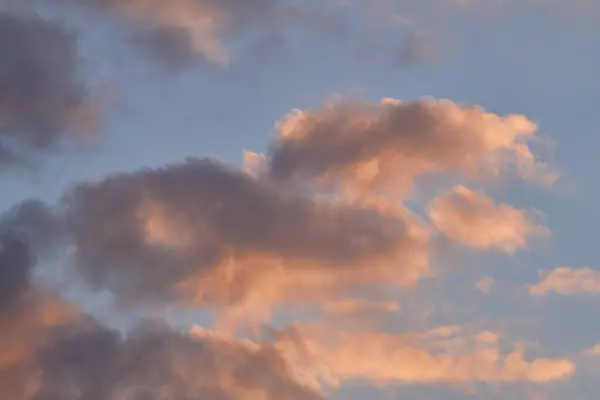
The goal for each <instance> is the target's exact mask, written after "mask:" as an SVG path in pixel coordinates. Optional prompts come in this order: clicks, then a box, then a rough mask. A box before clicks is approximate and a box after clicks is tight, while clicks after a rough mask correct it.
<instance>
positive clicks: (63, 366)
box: [33, 321, 322, 400]
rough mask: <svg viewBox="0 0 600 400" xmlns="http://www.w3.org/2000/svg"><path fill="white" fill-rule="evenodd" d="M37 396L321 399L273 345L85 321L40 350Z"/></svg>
mask: <svg viewBox="0 0 600 400" xmlns="http://www.w3.org/2000/svg"><path fill="white" fill-rule="evenodd" d="M39 366H40V368H41V370H42V371H43V373H42V374H41V377H40V379H39V387H38V389H37V391H36V392H37V393H36V394H35V395H34V397H33V398H35V399H39V400H50V399H56V398H66V396H68V395H69V393H73V392H74V391H76V392H78V393H80V398H85V399H105V398H126V399H132V400H133V399H140V398H144V399H156V400H159V399H164V398H173V399H187V398H189V399H197V398H202V399H207V400H213V399H214V400H217V399H218V400H221V399H231V400H233V399H240V398H260V399H265V400H269V399H273V400H274V399H282V398H285V399H290V400H317V399H322V396H321V395H320V394H318V393H316V392H315V391H313V390H311V389H309V388H307V387H305V386H303V385H301V384H300V383H298V382H297V381H296V380H295V379H294V377H293V376H292V375H291V374H290V373H289V369H288V367H287V364H286V362H285V360H284V359H283V358H282V357H281V355H280V354H279V353H278V351H277V350H276V349H275V348H273V347H272V346H271V345H269V344H260V343H254V342H250V341H243V340H239V339H233V338H222V337H219V336H214V335H211V334H210V333H205V332H203V331H198V330H196V331H193V332H191V333H188V332H177V331H174V330H172V329H170V328H168V327H166V326H164V325H162V324H156V323H154V324H145V325H144V324H143V325H141V326H140V327H138V328H137V329H135V330H134V331H133V332H131V333H129V334H128V335H127V336H126V337H125V338H121V337H120V335H119V334H118V333H116V332H114V331H112V330H109V329H106V328H103V327H101V326H99V325H96V324H94V323H91V322H88V321H80V322H79V323H78V324H73V325H70V326H67V327H64V328H63V329H62V330H58V331H56V333H55V338H54V342H53V343H52V344H51V345H49V346H46V347H44V348H42V349H41V351H40V356H39Z"/></svg>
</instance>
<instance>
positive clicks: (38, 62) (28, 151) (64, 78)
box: [0, 13, 97, 168]
mask: <svg viewBox="0 0 600 400" xmlns="http://www.w3.org/2000/svg"><path fill="white" fill-rule="evenodd" d="M81 78H82V77H81V73H80V70H79V55H78V50H77V42H76V38H75V36H74V35H73V34H72V33H71V32H69V31H68V30H67V29H66V28H65V27H63V26H62V25H59V24H55V23H51V22H47V21H45V20H42V19H40V18H38V17H30V16H27V17H26V16H21V15H19V16H17V15H12V14H7V13H0V88H1V90H0V168H2V167H8V166H15V165H23V164H30V163H31V161H32V160H31V158H30V157H31V156H32V155H36V154H38V153H40V152H43V151H47V150H52V149H55V148H56V147H57V146H58V145H59V144H60V143H61V141H62V140H63V139H67V138H70V137H71V138H72V137H75V136H76V135H80V136H82V135H88V134H91V133H93V132H95V124H96V122H97V118H96V117H97V116H96V113H95V107H94V105H93V103H92V101H90V98H89V93H88V89H87V88H86V86H85V84H84V83H83V81H82V80H81ZM74 135H75V136H74Z"/></svg>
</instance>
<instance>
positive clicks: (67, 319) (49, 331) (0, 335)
mask: <svg viewBox="0 0 600 400" xmlns="http://www.w3.org/2000/svg"><path fill="white" fill-rule="evenodd" d="M1 240H2V241H1V243H0V244H1V246H0V342H1V343H2V346H3V352H2V354H0V397H1V398H2V399H6V400H22V399H25V398H27V399H32V400H63V399H71V398H73V399H86V400H112V399H123V398H127V399H132V400H133V399H142V398H143V399H156V400H161V399H164V398H169V399H190V400H192V399H199V398H202V399H207V400H229V399H231V400H234V399H240V398H253V396H258V398H262V399H265V400H270V399H273V400H275V399H281V398H285V399H290V400H317V399H321V398H322V397H321V395H320V394H318V393H317V392H315V391H313V390H311V389H309V388H307V387H305V386H304V385H303V384H301V383H300V382H298V381H297V380H296V379H295V377H294V376H293V375H292V374H291V370H290V369H289V368H288V366H287V363H286V361H285V360H284V358H283V357H282V355H281V354H280V353H279V351H278V350H276V349H275V348H274V347H273V346H272V345H270V344H269V343H266V342H265V343H260V342H257V343H255V342H250V341H241V340H236V339H232V338H231V339H230V338H225V337H218V336H215V335H213V334H210V333H208V332H200V331H195V332H194V333H190V332H178V331H174V330H172V329H170V328H169V327H167V326H165V325H162V324H158V323H145V324H141V325H140V326H139V327H138V328H137V329H135V330H134V331H133V332H130V333H128V334H120V333H119V332H116V331H114V330H111V329H109V328H107V327H104V326H102V325H100V324H98V323H97V322H96V321H95V320H94V319H93V318H92V317H91V316H89V315H86V314H85V313H83V312H82V311H81V310H79V309H78V307H76V306H75V305H73V304H69V303H68V302H66V301H64V300H61V299H59V298H56V297H54V296H52V295H51V294H49V293H45V292H44V290H43V289H42V288H41V287H38V286H36V285H35V284H33V283H32V282H31V280H30V279H31V278H30V273H31V270H32V267H33V266H34V260H33V257H32V254H31V252H30V248H29V246H28V244H27V243H26V242H25V241H23V240H22V239H20V238H18V237H16V236H11V235H9V234H5V235H4V236H2V238H1Z"/></svg>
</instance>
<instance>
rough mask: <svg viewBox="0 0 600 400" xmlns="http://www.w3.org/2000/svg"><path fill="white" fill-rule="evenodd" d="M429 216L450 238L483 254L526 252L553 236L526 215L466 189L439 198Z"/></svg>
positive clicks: (430, 206) (431, 208)
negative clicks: (530, 243)
mask: <svg viewBox="0 0 600 400" xmlns="http://www.w3.org/2000/svg"><path fill="white" fill-rule="evenodd" d="M428 213H429V217H430V219H431V221H432V223H433V225H434V226H435V227H436V228H437V229H438V230H439V231H440V232H442V233H443V234H445V235H446V236H447V237H449V238H450V239H452V240H455V241H456V242H458V243H462V244H464V245H467V246H471V247H474V248H477V249H481V250H488V249H494V248H497V249H500V250H504V251H505V252H507V253H510V254H512V253H514V252H515V251H516V250H518V249H524V248H526V247H527V244H528V241H529V240H530V239H531V238H533V237H539V236H546V235H548V234H549V231H548V230H547V229H546V228H545V227H544V226H543V225H541V224H537V223H535V222H534V221H533V220H532V218H531V217H530V216H529V215H528V213H527V212H526V211H523V210H517V209H515V208H513V207H511V206H509V205H508V204H504V203H502V204H495V203H494V201H493V200H492V199H491V198H489V197H487V196H486V195H485V194H483V193H479V192H475V191H473V190H470V189H468V188H466V187H464V186H462V185H459V186H456V187H455V188H454V189H453V190H452V191H451V192H449V193H446V194H443V195H441V196H439V197H437V198H435V199H434V200H433V201H432V202H431V203H430V205H429V207H428Z"/></svg>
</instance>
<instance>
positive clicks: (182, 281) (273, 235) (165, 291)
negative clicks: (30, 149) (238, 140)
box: [65, 160, 429, 306]
mask: <svg viewBox="0 0 600 400" xmlns="http://www.w3.org/2000/svg"><path fill="white" fill-rule="evenodd" d="M65 206H66V209H67V220H68V226H69V231H70V235H71V237H72V239H73V241H74V244H75V247H76V251H75V254H74V260H73V263H74V265H75V267H76V269H77V270H78V271H79V272H81V273H82V275H83V277H84V278H86V279H87V280H88V281H89V282H91V283H92V284H94V285H97V286H99V287H107V288H109V289H111V290H112V291H113V292H114V293H115V294H117V295H118V296H119V297H120V298H121V299H122V300H124V301H125V302H127V301H140V300H142V301H143V300H153V299H154V300H172V301H183V302H186V303H194V304H197V305H208V306H210V305H213V306H214V305H216V306H226V305H229V306H232V305H241V304H250V303H252V304H261V305H264V306H267V305H269V304H270V305H271V306H273V305H276V304H278V302H280V301H283V302H285V301H292V302H305V301H315V300H321V299H323V298H324V297H326V298H327V299H329V298H330V296H332V295H333V293H338V294H340V295H342V294H343V293H344V291H345V290H346V289H347V288H349V287H350V286H353V285H365V284H372V283H379V282H385V283H396V284H401V285H410V284H412V283H414V282H415V281H416V280H417V279H418V278H420V277H422V276H424V275H427V274H428V273H429V264H428V261H429V248H428V235H427V232H426V230H425V228H424V227H423V226H421V224H420V223H419V222H418V221H416V220H415V219H414V218H412V217H411V216H410V215H408V214H407V213H402V212H400V211H399V212H397V213H395V214H392V213H390V212H387V210H385V209H380V208H378V207H377V206H366V205H365V206H363V205H358V204H356V205H355V204H351V203H344V202H332V201H325V200H323V201H317V200H313V199H311V198H308V197H303V196H298V195H295V194H291V193H286V192H284V191H280V190H278V188H277V187H276V186H273V185H272V184H271V183H270V182H269V181H264V180H260V179H257V178H255V177H253V176H251V175H249V174H246V173H244V172H242V171H239V170H235V169H233V168H230V167H228V166H225V165H223V164H220V163H217V162H214V161H211V160H188V161H187V162H185V163H182V164H176V165H171V166H167V167H165V168H162V169H156V170H146V171H140V172H137V173H130V174H120V175H113V176H110V177H107V178H106V179H104V180H101V181H98V182H96V183H88V184H81V185H78V186H77V187H76V188H74V190H72V191H71V192H70V193H69V194H68V196H67V197H66V198H65Z"/></svg>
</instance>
